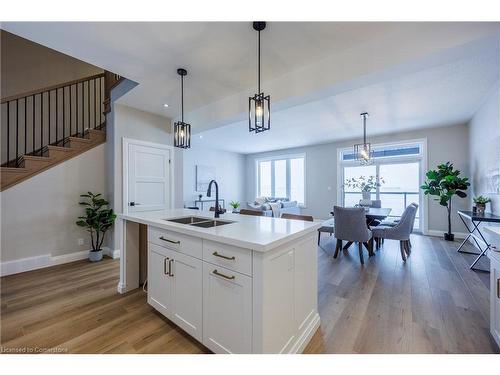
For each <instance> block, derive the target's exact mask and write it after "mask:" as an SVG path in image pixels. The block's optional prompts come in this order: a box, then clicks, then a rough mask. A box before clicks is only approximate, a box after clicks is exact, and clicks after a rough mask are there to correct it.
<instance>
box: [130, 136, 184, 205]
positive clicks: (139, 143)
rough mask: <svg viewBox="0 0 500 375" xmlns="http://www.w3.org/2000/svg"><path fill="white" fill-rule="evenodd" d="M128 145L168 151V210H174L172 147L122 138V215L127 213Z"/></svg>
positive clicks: (173, 160)
mask: <svg viewBox="0 0 500 375" xmlns="http://www.w3.org/2000/svg"><path fill="white" fill-rule="evenodd" d="M130 145H137V146H143V147H153V148H159V149H162V150H169V154H170V164H169V168H168V169H169V183H170V186H169V189H168V191H169V195H170V197H169V201H170V208H174V196H175V194H174V189H175V181H174V176H175V173H174V168H175V155H174V147H173V146H170V145H165V144H162V143H154V142H147V141H141V140H138V139H132V138H126V137H123V138H122V213H124V214H126V213H128V201H129V200H128V157H129V155H128V150H129V146H130Z"/></svg>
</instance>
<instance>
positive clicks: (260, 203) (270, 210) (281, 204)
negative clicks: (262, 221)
mask: <svg viewBox="0 0 500 375" xmlns="http://www.w3.org/2000/svg"><path fill="white" fill-rule="evenodd" d="M247 206H248V208H249V209H251V210H262V211H263V212H264V215H265V216H269V217H280V216H281V214H284V213H287V214H295V215H300V207H299V205H298V204H297V201H290V199H288V198H282V197H258V198H255V201H253V202H248V203H247Z"/></svg>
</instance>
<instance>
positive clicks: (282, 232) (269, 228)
mask: <svg viewBox="0 0 500 375" xmlns="http://www.w3.org/2000/svg"><path fill="white" fill-rule="evenodd" d="M184 216H196V217H202V218H206V219H207V220H210V219H213V218H214V213H213V212H210V211H198V210H189V209H172V210H165V211H149V212H134V213H127V214H120V215H118V217H119V218H121V219H123V220H127V221H133V222H137V223H141V224H146V225H149V226H153V227H156V228H162V229H167V230H171V231H174V232H178V233H183V234H187V235H191V236H194V237H199V238H203V239H207V240H212V241H217V242H222V243H227V244H229V245H233V246H239V247H243V248H247V249H251V250H255V251H260V252H265V251H268V250H272V249H274V248H276V247H277V246H280V245H282V244H285V243H287V242H289V241H292V240H295V239H298V238H300V237H303V236H304V235H306V234H308V233H312V232H315V231H317V230H318V228H319V227H320V226H321V221H314V222H310V221H301V220H289V219H280V218H273V217H267V216H250V215H239V214H232V213H226V214H221V215H220V218H219V219H221V220H229V221H233V223H231V224H226V225H221V226H217V227H213V228H200V227H196V226H192V225H187V224H179V223H174V222H171V221H167V220H168V219H175V218H180V217H184Z"/></svg>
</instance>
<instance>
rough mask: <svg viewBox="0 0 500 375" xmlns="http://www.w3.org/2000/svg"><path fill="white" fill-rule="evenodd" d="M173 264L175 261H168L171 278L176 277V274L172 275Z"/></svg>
mask: <svg viewBox="0 0 500 375" xmlns="http://www.w3.org/2000/svg"><path fill="white" fill-rule="evenodd" d="M172 263H174V260H173V259H170V260H169V261H168V274H169V275H170V276H174V274H173V273H172Z"/></svg>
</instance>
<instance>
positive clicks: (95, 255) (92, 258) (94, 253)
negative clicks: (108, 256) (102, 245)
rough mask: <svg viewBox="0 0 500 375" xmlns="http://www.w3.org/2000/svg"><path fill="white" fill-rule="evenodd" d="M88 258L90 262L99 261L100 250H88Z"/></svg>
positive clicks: (100, 257)
mask: <svg viewBox="0 0 500 375" xmlns="http://www.w3.org/2000/svg"><path fill="white" fill-rule="evenodd" d="M89 260H90V261H91V262H99V261H100V260H102V250H99V251H90V252H89Z"/></svg>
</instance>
